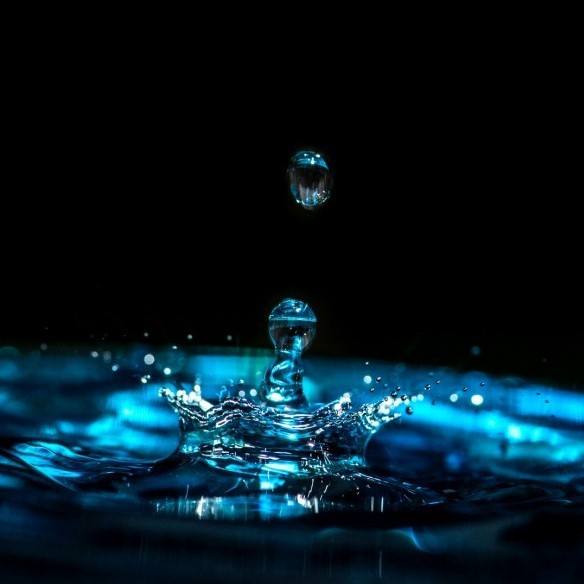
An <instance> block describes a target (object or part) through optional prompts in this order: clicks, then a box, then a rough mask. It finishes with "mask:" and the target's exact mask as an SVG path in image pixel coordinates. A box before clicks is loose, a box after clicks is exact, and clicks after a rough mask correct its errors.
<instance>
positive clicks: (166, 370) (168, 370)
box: [162, 367, 172, 375]
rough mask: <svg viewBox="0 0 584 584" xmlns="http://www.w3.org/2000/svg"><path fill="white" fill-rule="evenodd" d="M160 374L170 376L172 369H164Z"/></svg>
mask: <svg viewBox="0 0 584 584" xmlns="http://www.w3.org/2000/svg"><path fill="white" fill-rule="evenodd" d="M162 372H163V373H164V375H170V374H171V373H172V369H171V368H170V367H165V368H164V369H163V370H162Z"/></svg>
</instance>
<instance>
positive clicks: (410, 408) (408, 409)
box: [406, 406, 414, 416]
mask: <svg viewBox="0 0 584 584" xmlns="http://www.w3.org/2000/svg"><path fill="white" fill-rule="evenodd" d="M413 413H414V408H412V406H408V407H407V408H406V414H408V416H411V415H412V414H413Z"/></svg>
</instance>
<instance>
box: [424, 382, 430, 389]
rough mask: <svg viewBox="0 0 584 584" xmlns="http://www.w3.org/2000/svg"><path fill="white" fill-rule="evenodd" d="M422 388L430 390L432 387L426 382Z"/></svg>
mask: <svg viewBox="0 0 584 584" xmlns="http://www.w3.org/2000/svg"><path fill="white" fill-rule="evenodd" d="M424 389H427V390H430V389H432V386H431V385H430V384H429V383H426V385H425V386H424Z"/></svg>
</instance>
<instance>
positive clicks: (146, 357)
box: [144, 353, 156, 365]
mask: <svg viewBox="0 0 584 584" xmlns="http://www.w3.org/2000/svg"><path fill="white" fill-rule="evenodd" d="M154 361H156V359H155V358H154V355H153V354H152V353H147V354H146V355H144V363H146V365H152V364H153V363H154Z"/></svg>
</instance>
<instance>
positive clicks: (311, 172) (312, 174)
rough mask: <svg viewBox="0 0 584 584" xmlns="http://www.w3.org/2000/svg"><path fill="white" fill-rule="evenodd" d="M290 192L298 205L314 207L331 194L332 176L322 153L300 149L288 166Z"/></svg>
mask: <svg viewBox="0 0 584 584" xmlns="http://www.w3.org/2000/svg"><path fill="white" fill-rule="evenodd" d="M288 179H289V181H290V192H291V193H292V195H293V196H294V199H295V200H296V202H297V203H298V204H299V205H302V207H304V208H305V209H315V208H316V207H319V206H320V205H322V204H323V203H324V202H326V201H327V200H328V199H329V197H330V196H331V190H332V186H333V178H332V175H331V173H330V170H329V167H328V165H327V163H326V161H325V160H324V158H323V157H322V155H320V154H318V153H317V152H313V151H311V150H301V151H300V152H297V153H296V154H295V155H294V156H293V157H292V158H291V159H290V165H289V166H288Z"/></svg>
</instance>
